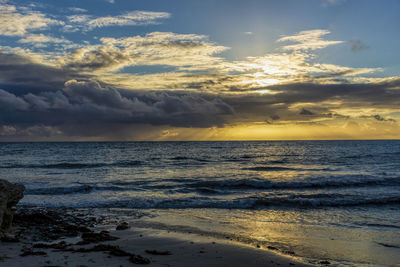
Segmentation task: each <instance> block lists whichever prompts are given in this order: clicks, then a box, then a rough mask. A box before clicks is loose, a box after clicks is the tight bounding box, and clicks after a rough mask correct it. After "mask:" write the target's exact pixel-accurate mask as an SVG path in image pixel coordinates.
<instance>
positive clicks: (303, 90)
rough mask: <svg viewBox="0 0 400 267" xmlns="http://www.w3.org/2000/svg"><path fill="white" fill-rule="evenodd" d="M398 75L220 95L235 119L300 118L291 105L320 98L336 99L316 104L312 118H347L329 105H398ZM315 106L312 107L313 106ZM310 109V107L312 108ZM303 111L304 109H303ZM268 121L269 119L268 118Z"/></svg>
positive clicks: (399, 91)
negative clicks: (373, 80)
mask: <svg viewBox="0 0 400 267" xmlns="http://www.w3.org/2000/svg"><path fill="white" fill-rule="evenodd" d="M399 88H400V79H393V80H390V81H387V82H381V83H370V84H350V83H347V84H313V83H295V84H286V85H275V86H269V87H263V88H259V89H260V90H261V89H268V90H270V91H272V92H273V93H274V94H263V95H260V94H258V93H248V94H241V95H229V96H224V97H223V100H224V101H225V102H226V103H228V104H229V105H230V106H232V107H233V108H234V110H235V111H236V114H238V116H237V117H236V119H239V118H242V119H247V118H248V119H250V118H252V119H256V118H259V119H261V120H265V114H277V115H278V116H279V117H280V118H281V119H282V120H290V121H295V120H303V119H305V118H306V116H304V115H305V114H301V115H300V114H299V109H295V110H291V106H292V105H296V104H302V103H306V104H310V103H314V105H318V103H321V102H325V101H326V102H328V103H329V102H339V103H340V104H336V105H335V104H330V105H328V104H326V105H325V106H326V107H325V108H321V107H319V108H318V109H319V110H318V113H317V112H314V113H315V114H314V115H313V116H310V117H313V118H317V117H321V118H342V119H347V118H348V116H343V115H341V114H338V113H337V112H334V111H331V110H330V108H336V109H341V108H366V107H371V106H374V107H376V108H398V107H399V105H400V90H399ZM313 109H315V107H313ZM313 111H314V110H313ZM303 113H304V112H303ZM269 122H271V121H269Z"/></svg>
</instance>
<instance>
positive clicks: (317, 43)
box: [278, 30, 343, 51]
mask: <svg viewBox="0 0 400 267" xmlns="http://www.w3.org/2000/svg"><path fill="white" fill-rule="evenodd" d="M329 33H330V32H329V31H327V30H309V31H301V32H299V33H297V34H295V35H291V36H285V37H282V38H280V39H278V42H294V43H297V44H293V45H286V46H283V47H282V49H283V50H293V51H297V50H316V49H322V48H325V47H327V46H330V45H335V44H340V43H343V41H327V40H323V39H322V38H321V37H322V36H324V35H327V34H329Z"/></svg>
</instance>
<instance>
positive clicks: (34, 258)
mask: <svg viewBox="0 0 400 267" xmlns="http://www.w3.org/2000/svg"><path fill="white" fill-rule="evenodd" d="M36 217H38V216H36ZM36 217H33V220H35V218H36ZM70 218H71V217H70ZM64 220H65V219H64ZM71 220H72V221H71ZM17 222H18V221H17ZM40 222H41V221H39V223H40ZM77 222H78V223H79V224H80V225H79V226H78V227H82V229H81V230H82V231H86V230H85V227H86V226H82V224H84V222H81V221H80V220H78V221H74V220H73V219H69V221H64V222H61V221H57V223H56V226H54V225H53V226H51V225H49V226H48V227H49V228H45V229H44V230H45V232H44V233H43V231H42V234H38V232H37V231H35V229H34V228H35V227H39V228H40V227H43V225H44V224H45V223H42V224H39V225H36V226H35V223H33V225H32V226H28V225H29V222H28V224H25V225H21V224H20V225H18V223H16V225H15V229H14V233H15V234H16V235H15V236H16V237H18V239H19V241H18V242H1V243H0V266H130V265H134V263H133V262H131V257H130V256H129V255H121V253H120V252H119V250H118V251H112V249H111V250H110V249H109V248H116V247H117V248H118V249H120V250H121V251H123V252H124V253H125V252H126V253H127V254H132V255H135V256H139V257H143V258H145V259H148V260H149V261H150V263H149V264H148V266H309V265H307V264H304V263H301V262H299V261H296V259H295V258H292V257H290V256H287V257H286V256H283V255H278V254H276V253H274V252H273V251H270V250H267V249H266V248H253V247H248V246H245V245H241V244H238V243H233V242H230V241H229V240H221V239H216V238H212V237H205V236H197V235H195V234H182V233H175V232H169V231H165V230H154V229H142V228H141V229H135V228H134V227H131V228H129V229H125V230H115V226H114V227H113V229H112V228H111V226H110V225H101V224H98V225H96V226H95V227H88V229H90V230H91V231H93V233H94V235H97V234H100V233H101V231H102V230H109V231H108V232H105V234H104V236H105V237H107V236H111V237H115V238H118V239H116V240H90V239H88V240H89V241H88V242H86V243H85V242H82V240H84V241H87V240H86V239H82V237H84V236H85V235H88V234H85V233H84V232H83V233H81V232H79V231H81V230H80V228H76V229H77V231H78V232H76V233H75V232H74V233H72V234H68V233H64V234H61V235H60V236H56V237H53V236H50V237H51V239H52V240H49V238H48V237H49V235H48V233H47V232H49V233H50V232H52V231H53V229H55V228H57V227H58V228H57V229H58V232H62V231H60V230H59V228H60V226H59V225H61V228H62V227H64V228H65V229H72V230H74V229H75V228H74V227H72V226H68V225H73V226H74V225H75V226H77V225H76V223H77ZM58 223H59V224H58ZM65 223H66V224H65ZM46 227H47V226H46ZM64 228H63V229H64ZM46 229H48V231H47V232H46ZM76 229H75V231H76ZM42 230H43V229H42ZM39 232H40V231H39ZM64 232H65V231H64ZM21 233H22V234H21ZM68 235H69V236H70V237H68ZM73 235H75V236H73ZM57 237H58V238H57ZM106 239H107V238H106ZM14 241H15V240H14ZM61 241H64V243H60V242H61ZM79 243H82V244H79ZM38 244H39V245H38ZM43 244H45V245H46V244H61V246H59V247H53V248H43ZM99 245H100V246H99ZM108 245H109V246H108ZM60 248H61V249H60ZM93 248H97V249H98V248H100V249H99V250H101V251H87V250H93ZM85 250H86V251H85ZM95 250H96V249H95ZM146 251H147V252H146ZM24 252H25V254H28V255H26V256H21V255H23V254H24ZM26 252H28V253H26ZM116 252H117V253H116ZM30 254H38V255H30ZM154 254H170V255H154Z"/></svg>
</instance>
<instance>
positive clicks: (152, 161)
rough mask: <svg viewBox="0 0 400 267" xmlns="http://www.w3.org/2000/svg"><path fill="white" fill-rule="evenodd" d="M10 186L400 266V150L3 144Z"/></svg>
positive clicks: (177, 224)
mask: <svg viewBox="0 0 400 267" xmlns="http://www.w3.org/2000/svg"><path fill="white" fill-rule="evenodd" d="M0 178H3V179H7V180H9V181H11V182H14V183H20V184H24V185H25V186H26V191H25V197H24V198H23V199H22V200H21V201H20V203H19V205H21V206H33V207H37V206H41V207H43V206H44V207H68V208H91V209H98V210H103V213H109V214H111V215H112V214H113V212H114V215H115V216H123V217H124V218H125V219H128V220H129V219H131V220H135V225H137V226H139V227H147V228H158V229H168V230H176V231H182V232H185V231H186V232H192V233H198V234H202V235H210V236H214V237H219V238H229V239H232V240H235V241H237V242H242V243H245V244H251V245H259V246H261V247H268V246H269V247H270V248H272V247H273V248H278V249H279V251H292V252H294V253H295V255H296V256H298V257H301V258H303V259H304V260H306V261H309V262H313V263H315V262H318V261H319V260H322V259H323V260H330V261H331V262H332V263H336V264H339V265H354V264H356V265H362V264H365V265H387V266H392V265H396V264H399V263H400V141H276V142H269V141H265V142H264V141H260V142H258V141H257V142H250V141H249V142H247V141H246V142H88V143H83V142H77V143H0ZM136 211H140V212H141V214H143V216H139V217H140V218H138V217H135V216H130V214H132V212H136Z"/></svg>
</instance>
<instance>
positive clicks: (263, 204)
mask: <svg viewBox="0 0 400 267" xmlns="http://www.w3.org/2000/svg"><path fill="white" fill-rule="evenodd" d="M347 197H348V196H347ZM399 204H400V197H399V196H394V197H382V198H374V199H370V198H369V199H346V197H345V198H344V199H343V198H342V197H340V196H339V195H336V196H333V195H331V196H329V195H324V194H321V195H309V196H305V195H303V196H294V195H289V196H285V197H267V198H265V197H247V198H239V199H233V200H224V199H217V198H209V197H185V198H178V199H167V198H144V197H143V198H140V197H133V198H130V199H120V200H101V201H89V200H82V201H79V202H77V201H71V202H68V201H64V202H55V201H51V202H43V201H35V202H33V201H32V202H29V200H27V199H23V200H22V201H21V203H20V204H19V205H20V206H45V207H61V206H62V207H71V208H78V207H79V208H134V209H189V208H190V209H196V208H211V209H265V208H274V207H281V208H282V207H283V208H302V209H304V208H309V209H315V208H327V207H332V208H334V207H355V206H357V207H359V206H361V207H363V206H385V205H399Z"/></svg>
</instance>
